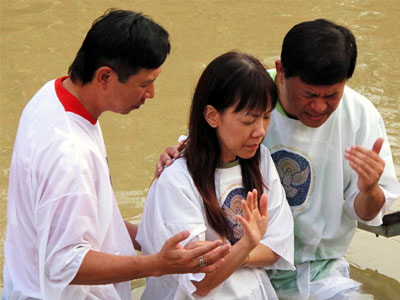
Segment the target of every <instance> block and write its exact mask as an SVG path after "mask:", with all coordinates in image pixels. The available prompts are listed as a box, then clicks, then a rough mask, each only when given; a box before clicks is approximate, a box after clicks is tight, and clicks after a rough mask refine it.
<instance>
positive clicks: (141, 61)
mask: <svg viewBox="0 0 400 300" xmlns="http://www.w3.org/2000/svg"><path fill="white" fill-rule="evenodd" d="M168 38H169V35H168V32H167V31H166V30H165V29H164V28H163V27H161V26H160V25H158V24H157V23H155V22H154V21H152V20H151V19H150V18H148V17H147V16H144V15H143V14H142V13H139V12H133V11H128V10H116V9H109V10H107V11H106V12H105V13H104V15H103V16H101V17H99V18H98V19H96V20H95V21H94V22H93V24H92V27H91V28H90V30H89V31H88V33H87V35H86V37H85V39H84V41H83V43H82V46H81V48H80V49H79V51H78V53H77V55H76V57H75V60H74V61H73V63H72V64H71V66H70V67H69V70H68V74H69V76H70V78H71V80H72V81H73V82H74V83H76V82H79V83H80V84H82V85H84V84H86V83H88V82H90V81H91V80H92V79H93V76H94V73H95V72H96V70H97V69H98V68H100V67H102V66H109V67H111V68H112V69H113V70H114V71H115V72H116V73H117V74H118V80H119V81H120V82H126V81H127V80H128V78H129V77H130V76H131V75H134V74H136V73H138V72H139V70H140V69H142V68H145V69H156V68H158V67H159V66H161V65H162V64H163V62H164V61H165V59H166V58H167V55H168V54H169V52H170V49H171V46H170V43H169V40H168Z"/></svg>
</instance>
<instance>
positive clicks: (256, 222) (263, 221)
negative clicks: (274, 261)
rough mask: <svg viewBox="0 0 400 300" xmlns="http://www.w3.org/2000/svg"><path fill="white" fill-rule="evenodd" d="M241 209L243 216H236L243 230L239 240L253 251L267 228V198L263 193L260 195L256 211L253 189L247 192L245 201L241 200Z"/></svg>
mask: <svg viewBox="0 0 400 300" xmlns="http://www.w3.org/2000/svg"><path fill="white" fill-rule="evenodd" d="M242 207H243V212H244V216H243V217H242V216H240V215H238V216H237V218H238V220H239V222H240V223H241V224H242V226H243V229H244V236H243V237H242V238H241V240H243V243H244V242H246V244H247V245H248V246H249V247H250V248H251V249H253V248H255V247H256V246H257V245H258V244H259V242H260V240H261V239H262V237H263V236H264V234H265V232H266V230H267V227H268V197H267V195H266V194H265V193H263V194H262V195H261V197H260V209H258V204H257V190H256V189H254V190H253V191H251V192H248V194H247V199H246V201H245V200H242Z"/></svg>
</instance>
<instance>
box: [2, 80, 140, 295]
mask: <svg viewBox="0 0 400 300" xmlns="http://www.w3.org/2000/svg"><path fill="white" fill-rule="evenodd" d="M65 78H66V77H63V78H59V79H57V80H53V81H50V82H48V83H46V84H45V85H44V86H43V87H42V88H41V89H40V90H39V91H38V92H37V93H36V94H35V95H34V96H33V98H32V99H31V100H30V102H29V103H28V104H27V105H26V107H25V109H24V111H23V113H22V115H21V119H20V122H19V127H18V132H17V136H16V139H15V145H14V151H13V157H12V162H11V168H10V182H9V191H8V201H7V202H8V203H7V205H8V207H7V230H6V239H5V245H4V254H5V262H4V288H3V294H2V299H3V298H5V299H27V298H29V299H51V300H55V299H74V300H75V299H131V291H130V282H124V283H119V284H109V285H93V286H91V285H69V283H70V282H71V280H72V279H73V278H74V277H75V275H76V273H77V271H78V269H79V267H80V265H81V262H82V260H83V258H84V257H85V255H86V253H87V252H88V251H89V250H90V249H91V250H96V251H101V252H106V253H111V254H118V255H135V251H134V249H133V246H132V242H131V239H130V237H129V234H128V231H127V229H126V227H125V224H124V221H123V219H122V217H121V214H120V211H119V208H118V205H117V202H116V199H115V196H114V193H113V190H112V185H111V180H110V173H109V168H108V163H107V154H106V150H105V146H104V141H103V136H102V132H101V129H100V125H99V122H98V121H97V120H93V119H92V118H91V117H90V114H89V113H88V112H87V111H86V110H85V108H84V107H83V106H82V105H81V104H80V102H79V101H78V100H77V99H76V98H75V97H74V96H73V95H72V94H70V93H69V92H68V91H67V90H66V89H65V88H64V87H63V86H62V80H64V79H65Z"/></svg>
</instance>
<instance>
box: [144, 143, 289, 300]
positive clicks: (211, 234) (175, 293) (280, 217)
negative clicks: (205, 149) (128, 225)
mask: <svg viewBox="0 0 400 300" xmlns="http://www.w3.org/2000/svg"><path fill="white" fill-rule="evenodd" d="M261 152H262V153H261V157H262V159H261V170H262V174H263V178H264V181H265V183H266V185H267V187H268V188H269V191H268V192H267V193H268V197H269V198H268V199H269V201H268V213H269V215H268V216H269V222H268V230H267V232H266V234H265V236H264V238H263V239H262V241H261V243H263V244H265V245H267V246H268V247H269V248H270V249H272V250H273V251H274V252H276V253H277V254H279V255H280V256H281V258H280V259H279V260H278V261H277V262H276V263H275V264H274V265H271V266H267V267H266V268H265V269H269V268H273V269H274V268H280V269H288V270H292V269H293V265H292V262H293V219H292V215H291V213H290V209H289V206H288V204H287V202H286V200H285V193H284V190H283V188H282V186H281V184H280V181H279V176H278V174H277V171H276V169H275V167H274V164H273V161H272V159H271V156H270V154H269V151H268V150H267V149H266V148H265V147H264V146H262V147H261ZM241 181H242V177H241V169H240V165H236V166H233V167H230V168H220V169H217V170H216V174H215V184H216V195H217V198H218V199H219V201H220V205H221V206H222V207H223V205H225V206H229V207H231V208H235V205H234V202H235V200H236V201H239V200H240V199H243V197H245V195H243V192H244V189H243V188H242V183H241ZM229 201H231V205H228V204H229ZM238 209H239V208H238ZM228 215H229V214H228ZM231 220H232V221H233V222H235V221H236V218H231ZM185 229H188V230H190V233H191V235H190V237H189V238H188V239H186V240H185V241H184V243H182V245H185V244H186V243H189V242H191V241H195V240H215V239H218V235H217V233H216V232H215V231H214V230H213V229H212V228H211V226H209V224H208V222H207V217H206V214H205V211H204V206H203V201H202V199H201V197H200V194H199V192H198V190H197V189H196V187H195V185H194V183H193V180H192V178H191V176H190V174H189V172H188V170H187V167H186V162H185V159H183V158H180V159H177V160H176V161H175V162H174V163H173V164H172V165H171V166H170V167H168V168H166V169H165V170H164V172H163V174H162V175H161V177H160V178H159V179H158V180H156V181H155V182H154V183H153V185H152V186H151V188H150V190H149V194H148V196H147V199H146V202H145V207H144V212H143V216H142V220H141V223H140V225H139V231H138V235H137V240H138V242H139V243H140V244H141V245H142V253H143V254H152V253H155V252H158V251H159V250H160V249H161V247H162V245H163V244H164V242H165V240H166V239H167V238H169V237H171V236H172V235H174V234H176V233H178V232H180V231H182V230H185ZM235 232H240V228H237V230H235ZM265 269H263V268H239V269H238V270H237V271H235V272H234V273H233V274H232V275H231V276H230V277H229V278H228V279H227V280H226V281H224V282H223V283H222V284H220V285H219V286H218V287H216V288H215V289H214V290H212V291H211V292H210V293H209V295H208V296H207V297H204V298H201V297H199V296H197V295H196V294H194V292H195V290H196V289H195V286H194V285H193V284H192V282H191V281H192V280H195V281H201V280H202V279H203V278H204V274H184V275H167V276H162V277H157V278H156V277H150V278H148V279H147V280H146V288H145V291H144V293H143V296H142V299H159V297H160V295H162V298H163V299H218V300H220V299H252V300H254V299H277V297H276V294H275V291H274V289H273V287H272V285H271V283H270V281H269V279H268V276H267V275H266V272H265Z"/></svg>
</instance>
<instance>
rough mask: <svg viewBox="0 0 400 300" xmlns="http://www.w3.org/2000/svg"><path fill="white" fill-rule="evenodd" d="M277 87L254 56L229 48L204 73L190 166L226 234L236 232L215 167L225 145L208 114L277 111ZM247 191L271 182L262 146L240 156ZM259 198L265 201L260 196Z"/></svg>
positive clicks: (188, 147) (189, 143)
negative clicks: (264, 171) (223, 203)
mask: <svg viewBox="0 0 400 300" xmlns="http://www.w3.org/2000/svg"><path fill="white" fill-rule="evenodd" d="M277 93H278V92H277V88H276V86H275V83H274V82H273V81H272V79H271V77H270V76H269V74H268V72H267V71H266V70H265V67H264V66H263V65H262V64H261V63H260V62H259V61H258V60H257V59H256V58H254V57H252V56H251V55H248V54H243V53H239V52H228V53H225V54H223V55H221V56H219V57H217V58H216V59H214V60H213V61H212V62H211V63H210V64H209V65H208V66H207V67H206V69H205V70H204V72H203V73H202V75H201V77H200V79H199V82H198V84H197V87H196V90H195V93H194V96H193V101H192V106H191V110H190V117H189V135H188V138H187V140H186V142H185V145H184V146H183V149H184V151H183V156H184V157H185V158H186V162H187V167H188V170H189V172H190V174H191V176H192V178H193V181H194V184H195V185H196V187H197V189H198V191H199V192H200V195H201V197H202V199H203V202H204V206H205V210H206V214H207V219H208V222H209V223H210V224H211V226H212V228H213V229H214V230H215V231H216V232H218V233H219V234H220V235H221V236H224V237H227V236H229V234H230V231H231V229H230V227H229V225H228V223H227V222H226V218H225V213H224V211H223V209H222V208H221V206H220V205H219V203H218V200H217V197H216V194H215V178H214V175H215V169H216V167H217V164H218V162H219V159H220V154H221V149H220V145H219V142H218V138H217V133H216V129H215V128H212V127H211V126H210V125H209V124H208V123H207V122H206V120H205V118H204V111H205V108H206V106H207V105H211V106H213V107H214V108H215V109H216V110H217V111H218V112H219V113H223V112H224V111H225V110H226V109H227V108H228V107H231V106H235V110H234V111H235V112H239V111H257V112H259V111H262V112H265V111H266V109H267V107H269V105H270V107H271V110H272V109H273V108H274V107H275V104H276V101H277V96H278V94H277ZM239 161H240V165H241V170H242V178H243V179H242V180H243V186H244V189H245V191H250V190H253V189H254V188H255V189H257V191H258V195H261V193H262V192H263V190H264V187H266V186H265V184H264V182H263V178H262V175H261V171H260V166H259V163H260V148H258V150H257V152H256V154H255V155H254V156H253V157H252V158H249V159H242V158H239ZM258 201H259V199H258Z"/></svg>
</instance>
